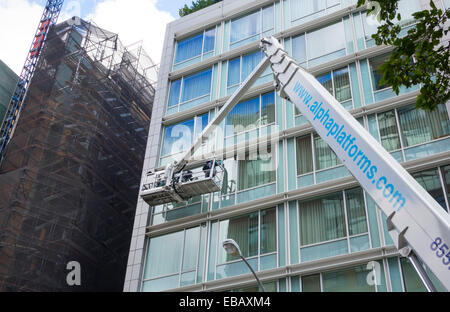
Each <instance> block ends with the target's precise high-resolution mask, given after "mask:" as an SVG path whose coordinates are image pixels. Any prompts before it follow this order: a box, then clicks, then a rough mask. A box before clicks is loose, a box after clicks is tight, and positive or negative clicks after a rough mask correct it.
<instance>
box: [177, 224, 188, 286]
mask: <svg viewBox="0 0 450 312" xmlns="http://www.w3.org/2000/svg"><path fill="white" fill-rule="evenodd" d="M185 245H186V229H184V230H183V247H182V248H181V261H180V270H179V271H178V287H181V276H182V275H183V262H184V247H185Z"/></svg>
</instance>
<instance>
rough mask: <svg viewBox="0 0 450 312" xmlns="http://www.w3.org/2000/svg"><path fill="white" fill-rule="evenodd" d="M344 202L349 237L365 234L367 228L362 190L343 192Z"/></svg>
mask: <svg viewBox="0 0 450 312" xmlns="http://www.w3.org/2000/svg"><path fill="white" fill-rule="evenodd" d="M345 200H346V205H347V212H348V232H349V235H358V234H363V233H367V231H368V228H367V218H366V209H365V204H364V195H363V190H362V189H361V188H357V189H353V190H349V191H345Z"/></svg>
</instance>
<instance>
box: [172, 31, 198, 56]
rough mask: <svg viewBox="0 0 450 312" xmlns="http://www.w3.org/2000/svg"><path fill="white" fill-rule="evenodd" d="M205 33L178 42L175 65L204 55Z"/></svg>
mask: <svg viewBox="0 0 450 312" xmlns="http://www.w3.org/2000/svg"><path fill="white" fill-rule="evenodd" d="M202 45H203V33H201V34H198V35H196V36H194V37H191V38H188V39H185V40H183V41H180V42H178V45H177V56H176V58H175V63H179V62H182V61H185V60H188V59H190V58H193V57H195V56H197V55H200V54H202Z"/></svg>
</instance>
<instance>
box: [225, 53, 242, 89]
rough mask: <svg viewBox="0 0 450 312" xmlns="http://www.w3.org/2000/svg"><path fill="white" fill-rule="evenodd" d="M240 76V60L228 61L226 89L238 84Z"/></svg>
mask: <svg viewBox="0 0 450 312" xmlns="http://www.w3.org/2000/svg"><path fill="white" fill-rule="evenodd" d="M240 74H241V58H240V57H238V58H235V59H234V60H231V61H229V65H228V82H227V87H230V86H234V85H236V84H239V83H240Z"/></svg>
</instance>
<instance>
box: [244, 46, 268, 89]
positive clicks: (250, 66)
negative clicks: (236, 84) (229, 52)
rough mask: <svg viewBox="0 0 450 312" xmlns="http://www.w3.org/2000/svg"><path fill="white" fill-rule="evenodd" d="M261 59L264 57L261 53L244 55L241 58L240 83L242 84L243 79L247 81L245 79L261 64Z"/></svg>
mask: <svg viewBox="0 0 450 312" xmlns="http://www.w3.org/2000/svg"><path fill="white" fill-rule="evenodd" d="M263 57H264V54H263V52H261V51H257V52H254V53H250V54H247V55H244V56H243V57H242V74H241V82H244V81H245V79H247V77H248V76H250V74H251V73H252V71H253V70H254V69H255V68H256V66H257V65H258V64H259V63H260V62H261V60H262V59H263Z"/></svg>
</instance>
